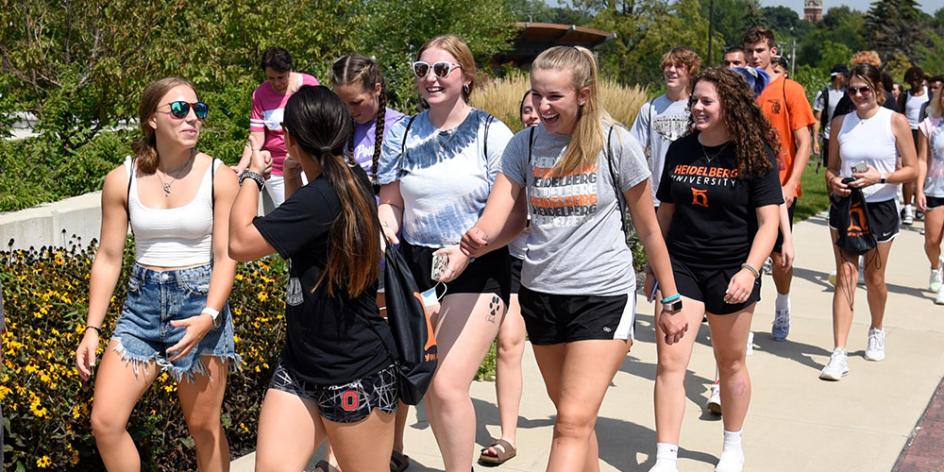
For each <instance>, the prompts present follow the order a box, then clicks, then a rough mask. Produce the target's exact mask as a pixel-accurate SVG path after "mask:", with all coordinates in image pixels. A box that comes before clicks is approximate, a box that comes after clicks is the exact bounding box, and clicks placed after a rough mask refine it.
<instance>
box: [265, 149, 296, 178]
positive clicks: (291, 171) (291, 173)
mask: <svg viewBox="0 0 944 472" xmlns="http://www.w3.org/2000/svg"><path fill="white" fill-rule="evenodd" d="M263 152H266V151H263ZM301 175H302V165H301V164H299V163H298V161H296V160H295V158H294V157H292V155H291V154H286V155H285V160H284V161H282V176H283V177H285V178H293V177H301Z"/></svg>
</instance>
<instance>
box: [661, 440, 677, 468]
mask: <svg viewBox="0 0 944 472" xmlns="http://www.w3.org/2000/svg"><path fill="white" fill-rule="evenodd" d="M659 462H671V463H672V464H675V463H676V462H678V444H669V443H656V463H659Z"/></svg>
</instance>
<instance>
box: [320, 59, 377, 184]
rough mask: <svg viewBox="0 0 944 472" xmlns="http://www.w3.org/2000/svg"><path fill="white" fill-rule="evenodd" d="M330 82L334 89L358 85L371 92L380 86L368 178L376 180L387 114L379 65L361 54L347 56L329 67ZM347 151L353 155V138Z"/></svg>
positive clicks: (352, 137)
mask: <svg viewBox="0 0 944 472" xmlns="http://www.w3.org/2000/svg"><path fill="white" fill-rule="evenodd" d="M331 82H332V83H333V84H334V86H335V87H338V86H339V85H351V84H359V85H360V86H361V87H363V89H364V90H368V91H373V90H374V87H375V86H376V85H377V84H380V97H379V98H378V101H379V107H378V110H377V116H376V117H374V121H375V125H374V155H373V156H372V157H371V165H370V176H371V179H372V180H374V181H376V180H377V163H378V162H379V160H380V151H381V144H383V135H384V125H385V124H386V123H385V121H384V118H385V117H386V114H387V81H386V80H384V76H383V72H381V70H380V65H379V64H377V62H376V61H374V60H373V59H371V58H369V57H367V56H364V55H362V54H356V53H355V54H349V55H347V56H344V57H341V58H340V59H338V60H337V61H334V65H333V66H331ZM348 151H349V153H350V154H351V155H352V156H353V154H354V136H353V135H351V141H350V142H349V143H348Z"/></svg>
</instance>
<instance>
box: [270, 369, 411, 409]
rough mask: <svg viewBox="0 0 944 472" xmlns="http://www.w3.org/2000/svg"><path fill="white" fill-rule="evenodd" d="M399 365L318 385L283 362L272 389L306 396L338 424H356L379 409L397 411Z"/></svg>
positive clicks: (273, 379) (275, 376)
mask: <svg viewBox="0 0 944 472" xmlns="http://www.w3.org/2000/svg"><path fill="white" fill-rule="evenodd" d="M398 381H399V379H398V378H397V367H396V365H392V364H391V365H389V366H387V367H384V368H383V369H381V370H378V371H377V372H374V373H373V374H370V375H367V376H364V377H361V378H359V379H357V380H355V381H353V382H349V383H346V384H344V385H315V384H310V383H308V382H306V381H304V380H302V379H300V378H299V377H298V376H297V375H296V374H295V372H294V371H293V370H292V369H291V368H289V367H285V366H284V365H283V364H282V363H281V362H280V363H279V365H278V367H276V368H275V373H273V374H272V381H271V382H269V388H272V389H275V390H281V391H283V392H286V393H291V394H292V395H295V396H298V397H301V398H304V399H305V400H309V401H311V402H314V403H315V404H316V405H318V412H319V413H320V414H321V417H322V418H324V419H326V420H328V421H333V422H335V423H356V422H358V421H360V420H362V419H364V418H367V416H368V415H370V412H371V410H373V409H374V408H379V409H380V411H383V412H384V413H393V412H395V411H397V403H399V401H400V395H399V388H398V386H397V382H398Z"/></svg>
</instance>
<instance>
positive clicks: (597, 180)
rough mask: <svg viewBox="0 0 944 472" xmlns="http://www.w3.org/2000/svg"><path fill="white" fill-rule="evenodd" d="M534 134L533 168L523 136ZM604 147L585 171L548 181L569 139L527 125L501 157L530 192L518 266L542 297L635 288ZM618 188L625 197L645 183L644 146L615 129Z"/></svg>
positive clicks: (505, 169) (504, 169)
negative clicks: (524, 245) (527, 225)
mask: <svg viewBox="0 0 944 472" xmlns="http://www.w3.org/2000/svg"><path fill="white" fill-rule="evenodd" d="M531 129H533V130H534V141H533V145H532V148H531V149H532V151H533V152H532V155H531V157H530V163H529V158H528V139H529V136H530V135H531V131H530V130H531ZM609 130H610V125H609V124H604V125H603V132H604V146H603V147H604V148H603V151H601V152H600V154H599V156H598V157H597V163H596V165H595V166H594V167H593V168H590V169H578V170H577V171H575V172H573V173H571V174H570V175H565V176H550V175H549V174H550V171H551V169H552V168H553V167H554V165H555V164H557V162H558V161H559V160H560V159H561V158H562V157H563V155H564V150H565V147H566V146H567V144H568V143H569V142H570V136H567V135H556V134H551V133H548V132H547V131H545V130H544V125H538V126H537V127H532V128H526V129H524V130H522V131H520V132H519V133H518V134H516V135H515V137H514V138H512V139H511V141H510V142H509V143H508V146H507V147H506V148H505V153H504V155H503V156H502V173H503V174H504V175H505V176H506V177H507V178H508V179H510V180H511V181H512V182H515V183H517V184H518V185H521V186H526V187H527V194H526V195H527V198H528V211H529V214H530V215H531V227H530V233H529V234H528V243H527V248H526V251H525V257H524V263H523V265H522V269H521V283H522V285H524V286H525V287H527V288H529V289H531V290H534V291H537V292H543V293H553V294H562V295H600V296H613V295H625V294H626V293H629V292H631V291H634V290H635V288H636V274H635V272H634V271H633V255H632V253H631V252H630V250H629V248H628V247H627V246H626V239H625V236H624V234H623V231H622V227H621V224H620V223H621V221H620V220H621V215H620V211H619V205H618V203H617V200H616V187H615V186H614V185H613V181H612V179H611V177H610V167H609V165H608V164H607V155H606V136H607V134H608V133H609ZM610 147H611V149H612V159H613V169H614V171H615V173H616V177H617V181H618V185H617V186H618V187H619V188H620V190H621V191H623V192H625V191H626V190H629V189H630V188H632V187H634V186H635V185H636V184H639V183H640V182H642V181H644V180H646V179H647V178H649V167H648V166H647V165H646V158H645V155H644V154H643V150H642V147H641V146H640V145H639V142H638V141H636V138H634V137H633V136H632V135H631V134H630V133H629V131H627V130H626V129H625V128H623V127H622V126H617V127H616V129H615V130H614V131H613V134H612V141H611V143H610Z"/></svg>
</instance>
